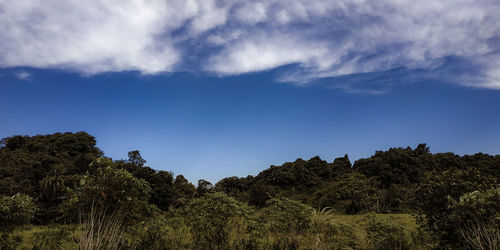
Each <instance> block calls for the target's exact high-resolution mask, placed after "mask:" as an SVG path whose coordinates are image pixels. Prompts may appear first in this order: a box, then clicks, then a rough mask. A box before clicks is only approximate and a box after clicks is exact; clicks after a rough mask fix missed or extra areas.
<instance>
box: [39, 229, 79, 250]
mask: <svg viewBox="0 0 500 250" xmlns="http://www.w3.org/2000/svg"><path fill="white" fill-rule="evenodd" d="M72 233H73V232H72V231H71V230H69V228H67V227H63V226H52V227H50V228H47V229H46V230H42V231H39V232H35V233H34V239H33V242H32V244H33V249H47V250H51V249H63V245H64V243H65V242H67V241H72ZM75 242H76V240H75V241H73V243H75Z"/></svg>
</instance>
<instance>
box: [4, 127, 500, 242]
mask: <svg viewBox="0 0 500 250" xmlns="http://www.w3.org/2000/svg"><path fill="white" fill-rule="evenodd" d="M207 167H216V166H207ZM499 181H500V155H495V156H492V155H488V154H483V153H478V154H474V155H465V156H459V155H456V154H453V153H438V154H432V153H430V151H429V147H428V146H427V145H425V144H420V145H418V146H416V147H415V148H410V147H407V148H391V149H389V150H387V151H377V152H375V154H374V155H373V156H371V157H369V158H365V159H359V160H357V161H355V162H354V163H352V162H351V160H350V159H349V157H348V155H345V156H343V157H339V158H336V159H334V160H333V161H332V162H328V161H326V160H323V159H321V158H319V157H313V158H311V159H309V160H303V159H297V160H295V161H294V162H287V163H284V164H283V165H281V166H270V167H269V168H268V169H265V170H264V171H262V172H260V173H259V174H258V175H257V176H250V175H249V176H247V177H244V178H240V177H227V178H224V179H222V180H220V181H219V182H217V183H215V184H212V183H210V182H208V181H206V180H199V181H198V183H196V185H194V184H192V183H190V182H189V181H188V180H187V179H186V178H185V177H184V176H182V175H180V174H179V175H176V176H175V175H174V174H173V173H172V172H168V171H158V170H155V169H152V168H150V167H148V166H147V165H146V160H145V159H143V158H142V157H141V155H140V152H139V151H131V152H129V153H128V159H126V160H113V159H111V158H108V157H106V156H105V154H104V153H103V152H102V151H101V150H100V149H99V148H97V147H96V140H95V138H94V137H92V136H91V135H89V134H87V133H85V132H78V133H56V134H51V135H38V136H32V137H30V136H12V137H8V138H4V139H2V140H1V143H0V225H1V229H0V248H1V249H16V248H17V249H24V248H27V249H58V248H59V249H61V248H64V249H66V248H74V249H77V248H79V249H299V248H300V249H498V248H499V246H500V230H499V227H500V188H499V186H498V183H499ZM353 218H355V219H353ZM398 218H399V219H398ZM401 218H403V219H401ZM349 220H351V222H352V223H350V222H349ZM406 220H409V221H410V222H408V221H406ZM407 222H408V223H407ZM412 225H413V226H412Z"/></svg>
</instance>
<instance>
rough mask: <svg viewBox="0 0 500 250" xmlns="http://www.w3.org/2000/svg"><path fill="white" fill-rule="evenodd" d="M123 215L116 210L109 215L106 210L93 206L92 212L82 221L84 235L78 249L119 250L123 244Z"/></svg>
mask: <svg viewBox="0 0 500 250" xmlns="http://www.w3.org/2000/svg"><path fill="white" fill-rule="evenodd" d="M123 218H124V216H123V213H121V212H119V211H118V210H114V211H113V212H112V213H107V209H106V208H104V209H103V208H98V207H97V206H95V205H92V207H91V209H90V212H89V213H88V214H86V215H84V219H83V220H80V221H81V222H80V224H81V226H82V231H83V232H82V234H81V236H80V241H79V245H78V248H79V249H82V250H91V249H118V247H119V245H120V243H121V242H122V234H123Z"/></svg>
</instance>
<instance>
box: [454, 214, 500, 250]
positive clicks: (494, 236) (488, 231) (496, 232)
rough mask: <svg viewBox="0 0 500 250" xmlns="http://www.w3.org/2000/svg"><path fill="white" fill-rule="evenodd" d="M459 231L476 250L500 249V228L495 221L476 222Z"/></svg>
mask: <svg viewBox="0 0 500 250" xmlns="http://www.w3.org/2000/svg"><path fill="white" fill-rule="evenodd" d="M458 231H459V232H460V235H462V237H463V238H464V239H465V241H466V242H467V243H468V244H469V245H470V246H471V247H472V248H474V249H480V250H483V249H488V250H498V249H499V248H500V227H499V225H498V223H495V222H494V221H493V222H486V221H484V220H475V221H474V222H471V223H468V224H467V225H466V226H464V227H462V228H460V229H459V230H458Z"/></svg>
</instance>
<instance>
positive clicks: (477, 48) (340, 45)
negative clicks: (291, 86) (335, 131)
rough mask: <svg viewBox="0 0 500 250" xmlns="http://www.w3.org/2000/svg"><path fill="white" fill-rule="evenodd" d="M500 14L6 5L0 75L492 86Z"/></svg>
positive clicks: (409, 4)
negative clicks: (359, 78) (196, 74)
mask: <svg viewBox="0 0 500 250" xmlns="http://www.w3.org/2000/svg"><path fill="white" fill-rule="evenodd" d="M498 13H500V2H499V1H497V0H478V1H469V0H443V1H434V0H421V1H395V0H382V1H375V2H373V1H365V0H355V1H352V0H351V1H344V0H335V1H334V0H331V1H328V0H327V1H324V0H297V1H277V0H261V1H243V0H241V1H240V0H235V1H216V0H148V1H136V0H110V1H97V0H94V1H76V0H75V1H56V0H46V1H37V0H25V1H4V2H0V29H1V30H2V32H1V33H0V67H4V68H5V67H17V66H30V67H39V68H67V69H72V70H75V71H78V72H82V73H85V74H96V73H101V72H108V71H127V70H137V71H140V72H142V73H145V74H155V73H160V72H175V71H179V70H185V69H188V70H201V71H204V72H209V73H214V74H218V75H222V76H223V75H235V74H243V73H248V72H255V71H263V70H270V69H274V68H276V67H280V66H284V65H290V64H293V65H296V67H291V68H292V69H290V70H288V71H285V72H283V74H282V75H280V76H279V77H278V79H279V80H281V81H286V82H294V83H298V84H305V83H309V82H312V81H315V80H318V79H319V80H321V79H331V78H336V77H342V76H346V75H353V74H354V75H355V74H362V73H372V72H384V71H389V70H392V69H396V68H404V69H407V70H409V71H418V70H423V71H425V72H426V74H425V75H422V76H421V77H423V78H428V77H431V78H432V77H437V78H442V79H444V80H447V81H450V82H455V83H458V84H462V85H467V86H473V87H485V88H494V89H500V70H499V69H500V64H499V62H500V15H498ZM449 58H455V59H456V60H449ZM456 62H460V63H459V64H458V66H457V65H456V64H455V63H456ZM412 77H417V78H418V77H419V76H418V75H417V76H415V75H412ZM335 86H337V87H338V86H340V85H339V84H336V85H335ZM342 86H344V87H342V88H343V89H346V90H347V89H351V91H357V90H355V89H358V90H362V89H365V88H367V89H369V90H370V91H372V90H373V89H371V88H369V86H361V85H359V84H358V83H356V84H349V83H347V82H344V83H343V85H342ZM338 88H340V87H338ZM376 91H378V90H376ZM377 93H378V92H377Z"/></svg>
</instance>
